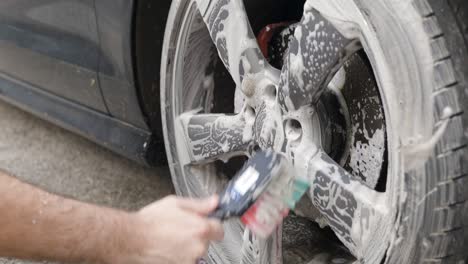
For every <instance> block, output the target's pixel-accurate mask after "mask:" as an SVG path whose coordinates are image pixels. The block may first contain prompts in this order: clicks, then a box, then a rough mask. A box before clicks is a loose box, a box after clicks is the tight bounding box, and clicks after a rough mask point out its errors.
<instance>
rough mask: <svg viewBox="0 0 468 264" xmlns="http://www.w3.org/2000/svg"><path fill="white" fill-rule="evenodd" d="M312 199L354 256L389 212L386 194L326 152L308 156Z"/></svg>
mask: <svg viewBox="0 0 468 264" xmlns="http://www.w3.org/2000/svg"><path fill="white" fill-rule="evenodd" d="M307 167H308V168H307V171H308V174H307V175H308V177H309V180H310V183H311V188H310V192H311V196H312V202H313V204H314V205H315V206H316V207H317V209H318V210H319V211H320V213H321V214H322V216H323V217H324V218H325V219H326V221H327V222H328V224H329V225H330V227H331V228H332V229H333V231H334V232H335V233H336V235H337V236H338V238H339V239H340V240H341V241H342V242H343V243H344V244H345V245H346V246H347V247H348V248H349V249H350V251H351V252H352V253H353V254H355V255H356V256H358V255H360V252H359V250H362V249H363V248H365V247H366V246H367V244H368V243H369V241H370V238H371V236H372V234H370V233H371V232H372V228H373V227H375V226H376V225H375V224H376V223H378V222H379V221H381V220H383V217H385V216H386V215H388V208H387V206H386V204H385V198H386V196H385V194H384V193H379V192H377V191H374V190H373V189H370V188H369V187H367V186H366V185H364V184H363V183H362V182H360V181H359V180H357V179H355V177H353V176H351V175H350V174H349V173H348V172H346V171H345V170H344V169H343V168H342V167H341V166H339V165H338V164H337V163H336V162H335V161H333V160H332V159H331V158H330V157H329V156H328V155H327V154H326V153H325V152H323V151H322V150H319V151H318V152H317V154H315V155H313V157H312V158H311V159H310V160H309V162H308V166H307Z"/></svg>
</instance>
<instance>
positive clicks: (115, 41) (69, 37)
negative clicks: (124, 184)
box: [0, 0, 170, 165]
mask: <svg viewBox="0 0 468 264" xmlns="http://www.w3.org/2000/svg"><path fill="white" fill-rule="evenodd" d="M169 6H170V1H157V2H155V1H146V0H143V1H136V0H134V1H129V0H79V1H78V0H69V1H63V0H38V1H26V0H19V1H18V0H3V1H1V2H0V97H1V98H2V99H3V100H6V101H8V102H10V103H13V104H15V105H17V106H19V107H21V108H23V109H25V110H27V111H29V112H32V113H34V114H35V115H38V116H40V117H41V118H44V119H47V120H49V121H52V122H54V123H57V124H59V125H60V126H62V127H65V128H67V129H69V130H72V131H73V132H76V133H79V134H81V135H83V136H85V137H87V138H89V139H91V140H92V141H94V142H96V143H98V144H100V145H103V146H105V147H107V148H109V149H111V150H113V151H115V152H117V153H120V154H122V155H124V156H126V157H128V158H131V159H133V160H136V161H138V162H141V163H144V164H147V165H151V164H156V163H158V162H159V161H164V160H165V158H164V150H163V145H164V144H163V141H162V134H161V128H160V126H161V125H160V110H159V64H160V53H161V46H162V40H163V35H164V27H165V20H166V17H167V13H168V10H169Z"/></svg>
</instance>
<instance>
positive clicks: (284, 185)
mask: <svg viewBox="0 0 468 264" xmlns="http://www.w3.org/2000/svg"><path fill="white" fill-rule="evenodd" d="M295 176H296V175H294V169H293V168H292V166H291V165H290V163H289V161H288V159H287V158H286V157H285V156H284V155H283V154H281V153H276V152H274V151H272V150H266V151H258V152H256V153H255V154H254V155H253V156H252V158H251V159H249V160H248V161H247V162H246V163H245V164H244V166H243V167H242V169H241V170H240V171H239V172H238V173H237V174H236V176H234V177H233V179H232V180H231V181H230V182H229V183H228V185H227V187H226V188H225V189H224V190H223V191H222V192H221V193H220V195H219V197H220V204H219V206H218V208H217V209H216V210H215V211H214V212H213V213H212V214H211V215H210V217H214V218H218V219H220V220H225V219H228V218H233V217H239V218H240V219H241V221H242V223H244V224H245V225H246V227H247V228H249V229H250V230H251V231H252V233H254V234H255V235H257V236H259V237H262V238H266V237H268V236H269V235H270V234H271V233H272V232H273V230H275V228H276V227H277V226H278V225H279V224H280V223H281V222H282V220H283V218H284V217H286V216H287V215H288V213H289V210H291V209H294V207H295V205H296V203H297V202H298V201H299V200H300V199H301V197H302V196H303V195H304V193H305V192H306V191H307V190H308V188H309V182H308V181H307V180H306V179H303V178H300V177H295Z"/></svg>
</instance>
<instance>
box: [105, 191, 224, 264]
mask: <svg viewBox="0 0 468 264" xmlns="http://www.w3.org/2000/svg"><path fill="white" fill-rule="evenodd" d="M217 205H218V198H217V197H211V198H208V199H205V200H194V199H187V198H178V197H175V196H169V197H166V198H164V199H162V200H160V201H158V202H155V203H153V204H151V205H149V206H147V207H145V208H143V209H142V210H140V211H139V212H137V213H135V214H133V215H132V216H131V220H130V221H131V224H130V225H128V226H127V227H126V228H128V230H127V232H126V233H127V236H128V237H124V238H123V239H124V240H126V241H124V244H127V246H123V247H120V248H123V250H122V249H120V250H118V251H119V252H115V255H114V257H113V260H112V263H135V264H155V263H176V264H194V263H195V262H196V261H197V259H199V258H200V257H202V256H204V255H205V254H206V252H207V250H208V246H209V243H210V241H213V240H221V239H222V238H223V236H224V232H223V228H222V225H221V223H220V221H219V220H215V219H209V218H208V217H207V216H208V214H209V213H211V212H212V211H213V210H214V209H215V208H216V206H217Z"/></svg>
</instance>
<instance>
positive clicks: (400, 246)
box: [161, 0, 468, 264]
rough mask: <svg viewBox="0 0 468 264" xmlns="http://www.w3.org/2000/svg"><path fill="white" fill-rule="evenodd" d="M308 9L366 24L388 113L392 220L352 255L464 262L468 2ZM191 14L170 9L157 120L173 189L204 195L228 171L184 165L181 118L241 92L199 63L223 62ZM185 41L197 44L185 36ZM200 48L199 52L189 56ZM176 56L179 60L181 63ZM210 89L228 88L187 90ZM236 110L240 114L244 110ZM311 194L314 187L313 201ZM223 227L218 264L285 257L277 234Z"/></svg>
mask: <svg viewBox="0 0 468 264" xmlns="http://www.w3.org/2000/svg"><path fill="white" fill-rule="evenodd" d="M232 1H233V0H232ZM293 2H294V3H293ZM296 2H299V3H300V2H301V1H290V2H288V1H278V3H275V5H276V6H275V8H268V7H265V10H266V11H264V14H265V17H267V15H266V14H267V13H268V12H269V11H271V12H281V10H284V12H286V10H289V9H292V7H295V3H296ZM255 3H257V2H255ZM255 3H250V4H249V6H247V11H248V12H249V11H250V10H258V7H255V6H264V5H265V6H268V5H267V4H266V3H268V2H266V3H264V2H263V1H258V4H255ZM308 3H310V4H311V5H312V6H313V7H314V8H315V9H316V10H318V12H319V13H321V14H324V17H327V18H329V19H330V20H332V21H333V25H335V26H337V25H338V26H339V25H340V24H339V23H338V22H340V21H345V23H349V24H353V25H358V26H359V27H360V29H361V31H360V32H359V34H361V35H360V36H361V37H360V39H361V42H362V43H364V45H363V46H364V51H365V53H366V54H367V56H368V60H369V65H370V67H371V68H372V72H373V74H374V76H375V78H376V81H377V82H376V85H377V86H378V91H379V93H380V98H381V101H382V102H381V104H382V107H383V109H384V112H385V122H386V123H385V124H386V128H385V129H386V140H387V143H386V149H387V150H386V153H387V154H386V155H387V158H388V164H386V165H385V166H386V167H382V168H385V170H384V169H382V170H383V171H385V181H386V186H387V187H386V190H385V193H386V194H387V195H388V201H387V202H388V206H389V208H390V209H389V210H390V213H389V216H388V217H387V219H386V220H385V221H382V222H376V223H383V224H381V225H380V226H379V227H378V228H375V229H370V228H369V229H368V230H373V231H374V232H369V231H367V232H369V233H371V235H370V236H371V238H369V241H372V244H373V246H367V247H366V248H365V249H362V251H359V252H361V253H360V254H358V255H356V254H354V257H355V258H356V259H357V260H358V261H360V262H367V263H465V262H468V251H467V250H466V249H467V248H468V165H467V161H468V145H467V137H468V115H467V114H466V113H467V111H468V109H467V108H468V2H466V1H463V0H404V1H397V0H392V1H385V0H376V1H360V0H355V1H342V0H333V1H332V0H309V1H308ZM300 6H301V5H299V7H300ZM193 8H195V9H196V6H195V7H194V5H193V1H192V0H176V1H173V4H172V8H171V10H170V13H169V18H168V22H167V27H166V33H165V38H164V47H163V53H162V54H163V55H162V62H161V63H162V64H161V112H162V123H163V130H164V136H165V144H166V152H167V157H168V163H169V167H170V169H171V174H172V179H173V183H174V186H175V189H176V191H177V193H178V194H179V195H184V196H204V195H208V194H209V193H213V192H216V191H219V188H221V187H220V186H222V183H217V181H218V180H215V179H213V177H214V176H213V175H215V174H217V173H219V171H220V170H218V167H219V164H217V165H205V164H204V165H202V166H200V167H196V168H195V169H193V168H190V169H188V168H187V166H185V164H184V163H183V162H182V160H184V159H186V155H187V154H185V153H184V151H185V147H186V145H185V142H182V140H183V139H182V138H183V136H182V135H181V134H180V131H179V130H178V129H179V122H180V120H179V119H180V116H181V115H182V113H185V112H189V111H193V110H194V108H193V107H191V106H192V105H199V104H200V105H203V106H206V109H207V110H206V109H205V110H206V111H207V112H210V111H211V112H212V111H213V109H216V108H217V107H221V106H226V105H229V104H230V103H229V101H235V100H236V99H235V98H234V96H231V95H226V94H224V92H225V91H226V90H228V88H229V87H231V86H233V85H234V84H232V81H230V80H226V77H225V76H226V74H229V73H226V72H222V70H221V73H218V72H217V70H216V69H218V68H217V67H218V66H219V65H218V66H217V65H213V63H211V62H210V61H209V60H205V59H203V58H204V57H217V56H216V50H214V47H213V46H209V45H210V44H209V43H211V39H210V37H209V34H208V31H207V30H206V29H204V27H203V26H204V24H202V26H201V25H200V23H201V22H203V21H202V20H201V17H200V16H199V15H198V16H197V13H196V11H193ZM278 10H279V11H278ZM292 13H294V12H292ZM249 14H250V13H249ZM277 16H278V15H277V14H275V15H273V16H272V17H275V18H277ZM285 17H287V15H286V16H285ZM283 19H285V18H283ZM253 20H255V21H253ZM262 20H266V21H268V19H266V18H265V19H264V18H263V17H262V16H256V17H255V18H252V19H251V20H250V21H251V23H252V24H253V25H252V27H253V28H254V29H255V30H256V31H258V30H257V29H259V28H261V26H258V24H262V25H267V24H268V22H264V21H262ZM200 21H201V22H200ZM259 21H260V22H259ZM274 22H277V21H274ZM351 22H352V23H351ZM193 25H195V26H193ZM194 32H196V33H197V32H199V33H200V34H199V35H193V36H198V37H192V34H194ZM342 32H344V31H342ZM345 33H346V32H345ZM197 34H198V33H197ZM187 35H190V36H191V37H190V38H189V37H184V36H187ZM211 44H212V43H211ZM205 46H207V47H208V46H209V48H204V47H205ZM194 50H196V51H197V52H196V53H197V54H196V55H190V56H188V55H187V54H189V53H187V52H188V51H192V52H193V51H194ZM213 50H214V51H213ZM180 54H183V55H182V57H183V58H184V59H183V60H180V58H179V57H178V56H179V55H180ZM185 56H188V57H185ZM191 56H194V58H192V57H191ZM215 60H216V59H215ZM178 61H179V62H178ZM180 61H183V63H181V62H180ZM222 66H223V65H222V64H221V67H222ZM187 73H190V74H187ZM181 76H183V77H181ZM187 76H188V77H187ZM203 76H204V77H203ZM206 76H211V77H210V78H208V79H207V78H205V77H206ZM201 77H203V78H201ZM186 78H188V79H186ZM228 79H229V78H228ZM213 83H217V84H218V85H219V84H222V85H223V87H224V88H223V91H224V92H220V91H219V90H215V92H213V93H211V92H204V93H202V92H201V91H200V90H193V91H194V92H191V91H192V90H191V88H190V87H189V86H195V85H197V84H198V85H205V84H206V85H214V84H213ZM187 87H189V88H187ZM184 89H185V90H184ZM233 89H235V85H234V88H233ZM206 90H207V91H208V90H209V89H206ZM216 93H218V94H216ZM235 96H237V91H236V94H235ZM193 98H196V100H192V99H193ZM197 100H198V101H197ZM186 102H190V103H186ZM193 102H198V103H199V104H195V103H193ZM211 104H213V105H211ZM348 104H349V102H348ZM229 111H232V113H238V112H239V109H236V107H234V108H233V109H231V110H229ZM430 113H432V114H430ZM351 151H352V150H351ZM382 166H383V165H382ZM223 168H224V167H223ZM345 168H347V167H345ZM228 169H230V170H235V169H233V168H228ZM223 171H224V169H223ZM350 173H351V172H350ZM196 175H207V176H206V177H205V176H196ZM353 175H355V174H354V172H353ZM199 177H205V178H199ZM380 177H382V176H380ZM374 187H375V186H374ZM313 195H314V193H313V190H311V193H310V196H311V198H312V197H313ZM312 200H313V198H312ZM313 202H314V201H313ZM308 206H309V207H310V206H311V204H310V203H309V205H308ZM319 209H320V208H319ZM319 211H320V210H319ZM313 218H317V217H316V216H314V217H313ZM317 219H319V220H320V219H321V218H320V217H319V218H317ZM373 228H374V227H373ZM285 229H288V227H287V226H286V227H285ZM332 230H335V229H333V226H332ZM225 231H226V237H227V239H226V240H225V241H223V242H222V243H217V244H214V245H213V246H212V247H211V248H210V259H209V261H210V262H212V263H218V264H221V263H238V262H240V261H239V256H238V255H239V252H240V251H242V252H244V251H246V250H247V251H249V250H250V251H256V252H248V254H250V256H252V258H254V259H255V258H256V261H257V262H253V261H252V263H282V256H283V255H284V254H285V253H283V252H282V250H281V241H284V238H283V239H282V233H281V228H279V229H278V230H277V231H276V233H274V234H273V236H272V237H271V238H270V239H269V240H265V241H262V240H258V239H255V238H252V237H251V236H250V235H249V234H247V236H246V233H245V232H246V231H245V230H244V229H243V227H242V226H241V225H240V224H239V223H238V222H235V221H231V222H228V223H226V224H225ZM335 231H336V230H335ZM242 232H244V233H243V235H244V245H242V244H239V243H238V241H237V240H235V239H233V238H234V237H242ZM313 232H316V231H313ZM320 232H321V231H320ZM320 232H318V231H317V233H314V235H316V236H317V237H319V238H322V237H323V240H322V241H323V242H322V243H334V241H335V240H333V239H332V240H333V241H332V240H327V239H328V238H329V237H327V236H326V235H323V234H322V233H320ZM322 235H323V236H322ZM338 237H339V236H338ZM231 238H232V239H231ZM339 239H340V240H341V241H342V242H343V240H342V238H341V237H339ZM246 241H247V243H246ZM245 244H247V245H245ZM343 244H344V245H347V244H346V242H343ZM368 244H371V243H368ZM315 246H317V247H318V248H319V247H320V245H319V244H316V245H315ZM298 247H301V246H300V245H299V246H298ZM337 248H344V246H343V245H342V244H341V246H337ZM340 250H341V249H340ZM340 250H338V249H334V251H333V250H332V251H330V252H332V253H330V254H331V256H330V254H329V255H323V254H320V252H317V250H314V249H310V251H314V252H315V253H314V254H315V255H314V254H312V258H311V259H309V261H314V260H316V261H318V260H322V261H325V262H330V263H331V262H333V263H342V262H336V261H345V260H343V257H342V254H341V251H340ZM350 251H352V250H350ZM244 253H245V252H244ZM246 254H247V253H246ZM287 263H294V262H287ZM304 263H307V262H304ZM310 263H315V262H310Z"/></svg>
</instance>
